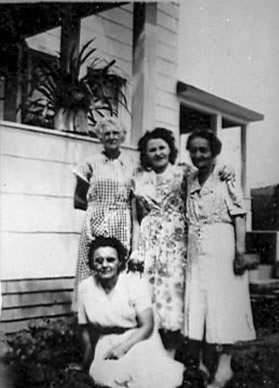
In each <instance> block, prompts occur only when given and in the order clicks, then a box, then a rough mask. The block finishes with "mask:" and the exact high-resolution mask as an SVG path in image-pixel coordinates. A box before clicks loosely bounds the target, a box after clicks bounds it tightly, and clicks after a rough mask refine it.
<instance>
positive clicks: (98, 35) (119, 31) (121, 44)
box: [80, 4, 133, 97]
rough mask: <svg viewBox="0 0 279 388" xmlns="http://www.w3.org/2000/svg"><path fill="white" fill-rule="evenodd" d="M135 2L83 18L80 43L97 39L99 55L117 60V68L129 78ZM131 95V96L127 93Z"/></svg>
mask: <svg viewBox="0 0 279 388" xmlns="http://www.w3.org/2000/svg"><path fill="white" fill-rule="evenodd" d="M132 9H133V8H132V5H131V4H130V5H128V6H126V7H117V8H113V9H110V10H107V11H105V12H101V13H100V14H97V15H91V16H88V17H86V18H83V19H82V20H81V34H80V43H81V46H82V45H83V44H85V43H86V42H87V41H88V40H90V39H94V42H93V44H92V46H94V47H96V48H97V51H96V56H98V57H100V58H102V59H104V60H107V61H110V60H112V59H115V60H116V66H115V70H116V72H117V73H118V74H119V75H121V76H122V77H124V78H125V79H126V80H128V81H129V80H131V78H132V56H133V47H132V46H133V13H132ZM128 97H129V96H128Z"/></svg>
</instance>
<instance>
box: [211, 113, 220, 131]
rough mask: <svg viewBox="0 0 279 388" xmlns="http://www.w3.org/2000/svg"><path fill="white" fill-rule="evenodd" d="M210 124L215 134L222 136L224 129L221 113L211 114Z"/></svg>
mask: <svg viewBox="0 0 279 388" xmlns="http://www.w3.org/2000/svg"><path fill="white" fill-rule="evenodd" d="M210 125H211V129H212V131H213V132H214V133H215V135H216V136H218V137H220V136H221V131H222V115H221V114H220V113H216V114H214V115H212V116H210Z"/></svg>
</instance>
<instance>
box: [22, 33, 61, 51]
mask: <svg viewBox="0 0 279 388" xmlns="http://www.w3.org/2000/svg"><path fill="white" fill-rule="evenodd" d="M60 36H61V27H57V28H53V29H51V30H48V31H46V32H42V33H41V34H37V35H34V36H31V37H30V38H27V39H26V41H27V44H28V47H30V48H32V49H34V50H37V51H41V52H44V53H46V54H50V55H55V56H57V55H58V53H59V51H60Z"/></svg>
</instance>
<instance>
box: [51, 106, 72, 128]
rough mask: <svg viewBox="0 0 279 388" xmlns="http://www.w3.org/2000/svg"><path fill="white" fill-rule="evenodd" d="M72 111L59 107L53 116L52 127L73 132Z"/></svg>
mask: <svg viewBox="0 0 279 388" xmlns="http://www.w3.org/2000/svg"><path fill="white" fill-rule="evenodd" d="M73 114H74V113H73V112H72V111H70V110H68V109H64V108H60V109H59V110H58V112H57V113H56V115H55V116H54V128H55V129H57V130H59V131H68V132H74V118H73Z"/></svg>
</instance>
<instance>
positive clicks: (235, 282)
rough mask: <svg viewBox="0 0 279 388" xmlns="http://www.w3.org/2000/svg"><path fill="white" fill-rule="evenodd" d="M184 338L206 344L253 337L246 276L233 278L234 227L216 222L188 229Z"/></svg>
mask: <svg viewBox="0 0 279 388" xmlns="http://www.w3.org/2000/svg"><path fill="white" fill-rule="evenodd" d="M188 241H189V245H188V267H187V271H186V291H185V335H186V336H187V337H189V338H191V339H196V340H202V339H203V337H204V330H205V331H206V341H207V342H208V343H220V344H233V343H235V342H237V341H245V340H252V339H254V338H255V329H254V324H253V318H252V310H251V303H250V295H249V284H248V273H247V272H245V273H244V274H243V275H241V276H236V275H234V272H233V261H234V256H235V237H234V227H233V225H231V224H225V223H216V224H209V225H204V226H202V227H201V228H200V229H197V227H195V226H190V227H189V240H188Z"/></svg>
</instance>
